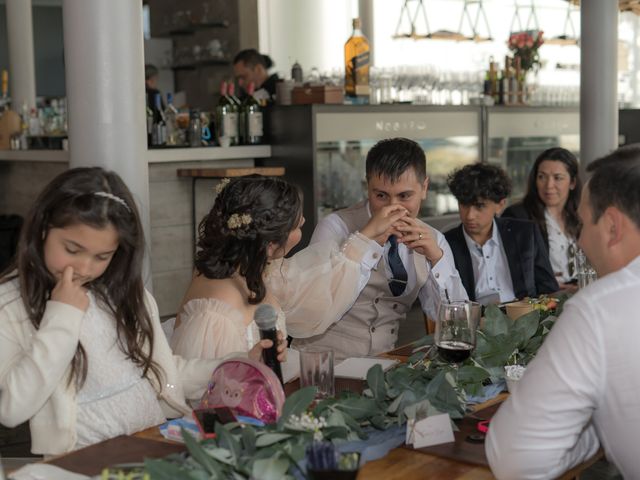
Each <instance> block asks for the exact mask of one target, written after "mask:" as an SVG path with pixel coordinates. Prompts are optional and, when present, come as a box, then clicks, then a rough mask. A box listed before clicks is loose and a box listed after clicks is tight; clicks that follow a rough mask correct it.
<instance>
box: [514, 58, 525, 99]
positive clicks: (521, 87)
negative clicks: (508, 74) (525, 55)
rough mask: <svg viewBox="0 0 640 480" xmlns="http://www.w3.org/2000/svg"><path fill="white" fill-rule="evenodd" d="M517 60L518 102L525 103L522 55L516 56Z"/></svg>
mask: <svg viewBox="0 0 640 480" xmlns="http://www.w3.org/2000/svg"><path fill="white" fill-rule="evenodd" d="M515 61H516V84H517V86H518V88H517V89H516V103H517V104H519V105H523V104H524V74H523V73H522V64H521V59H520V57H515Z"/></svg>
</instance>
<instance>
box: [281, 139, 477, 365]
mask: <svg viewBox="0 0 640 480" xmlns="http://www.w3.org/2000/svg"><path fill="white" fill-rule="evenodd" d="M366 176H367V192H368V200H365V201H363V202H360V203H358V204H356V205H354V206H352V207H349V208H346V209H344V210H339V211H338V212H335V213H332V214H330V215H328V216H327V217H325V218H324V219H322V220H321V221H320V222H319V223H318V225H317V226H316V229H315V231H314V232H313V236H312V238H311V243H317V242H322V241H332V242H336V243H338V244H341V243H343V242H344V240H345V239H346V238H347V237H348V236H349V235H359V236H361V237H362V238H364V239H366V240H367V241H368V242H369V245H370V249H369V252H368V253H367V254H366V255H365V257H364V258H363V260H362V275H361V277H360V282H359V284H358V285H357V286H356V288H357V289H358V292H359V294H358V296H357V298H356V300H355V302H354V303H353V305H351V307H350V308H349V309H348V310H347V311H346V312H345V313H344V315H342V317H341V318H336V323H334V324H333V325H332V326H331V327H329V329H328V330H327V331H326V332H325V333H323V334H321V335H316V336H314V337H310V338H305V339H294V341H293V345H294V347H295V348H300V349H304V348H306V347H309V346H313V347H322V348H326V349H330V350H333V351H334V354H335V357H336V359H337V360H342V359H344V358H346V357H362V356H369V355H376V354H378V353H381V352H385V351H388V350H392V349H393V348H394V347H395V343H396V340H397V338H398V326H399V322H400V321H401V320H404V319H405V318H406V314H407V312H408V311H409V310H410V309H411V307H412V306H413V304H414V302H415V300H416V299H417V298H419V299H420V302H421V304H422V309H423V310H424V312H425V313H427V315H429V316H431V317H433V318H435V317H436V316H437V312H438V308H439V306H440V302H441V301H442V300H446V297H447V296H448V297H449V298H450V299H451V300H466V299H467V294H466V292H465V290H464V287H463V286H462V282H461V281H460V276H459V275H458V271H457V270H456V268H455V264H454V261H453V256H452V254H451V249H450V248H449V245H448V244H447V241H446V240H445V238H444V235H442V233H440V232H439V231H437V230H436V229H434V228H432V227H430V226H429V225H427V224H426V223H424V222H422V221H421V220H419V219H418V218H416V217H417V215H418V214H419V212H420V204H421V203H422V200H424V199H425V198H426V196H427V188H428V186H429V178H428V177H427V174H426V158H425V154H424V151H423V150H422V148H421V147H420V145H418V144H417V143H416V142H414V141H412V140H408V139H406V138H392V139H387V140H381V141H380V142H378V143H377V144H376V145H374V146H373V148H371V150H370V151H369V153H368V154H367V160H366Z"/></svg>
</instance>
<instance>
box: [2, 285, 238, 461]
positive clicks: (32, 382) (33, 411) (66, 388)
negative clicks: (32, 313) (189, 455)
mask: <svg viewBox="0 0 640 480" xmlns="http://www.w3.org/2000/svg"><path fill="white" fill-rule="evenodd" d="M145 297H146V298H145V301H146V304H147V309H148V311H149V314H150V316H151V323H152V326H153V331H154V342H153V357H152V358H153V361H154V362H156V364H157V365H158V366H159V367H160V369H161V371H162V372H163V381H162V382H161V383H160V384H159V383H158V381H157V380H156V379H155V377H154V376H153V375H150V383H151V385H152V386H153V388H154V389H155V391H156V392H157V393H158V399H159V401H160V405H161V407H162V410H163V412H164V414H165V415H166V416H167V418H171V417H179V416H182V415H184V414H186V413H189V412H190V408H189V407H188V406H187V404H186V402H185V399H190V400H191V399H193V400H196V399H199V398H200V396H201V395H202V394H203V392H204V389H205V387H206V386H207V383H208V380H209V378H210V376H211V372H212V371H213V369H214V368H215V367H216V366H217V365H218V364H219V363H220V360H201V359H192V360H185V359H183V358H181V357H179V356H175V355H173V353H172V351H171V348H170V347H169V344H168V343H167V340H166V337H165V335H164V333H163V332H162V327H161V326H160V318H159V314H158V307H157V305H156V302H155V300H154V298H153V297H152V296H151V294H150V293H148V292H145ZM83 316H84V312H83V311H82V310H79V309H77V308H75V307H72V306H70V305H67V304H65V303H60V302H55V301H49V302H47V305H46V308H45V312H44V315H43V318H42V322H41V323H40V328H39V329H37V330H36V329H35V327H34V326H33V325H32V324H31V321H30V320H29V318H28V315H27V312H26V310H25V308H24V305H23V302H22V298H21V295H20V290H19V285H18V280H17V279H14V280H11V281H9V282H7V283H5V284H3V285H0V423H1V424H3V425H5V426H7V427H15V426H17V425H19V424H21V423H23V422H25V421H27V420H28V421H29V426H30V430H31V442H32V452H33V453H37V454H45V455H55V454H61V453H65V452H68V451H70V450H72V449H73V447H74V446H75V444H76V424H75V422H76V408H77V404H76V390H75V387H74V385H73V384H71V385H69V383H68V376H69V371H70V365H71V361H72V359H73V356H74V355H75V352H76V348H77V344H78V339H79V336H80V326H81V324H82V319H83ZM245 355H246V354H245Z"/></svg>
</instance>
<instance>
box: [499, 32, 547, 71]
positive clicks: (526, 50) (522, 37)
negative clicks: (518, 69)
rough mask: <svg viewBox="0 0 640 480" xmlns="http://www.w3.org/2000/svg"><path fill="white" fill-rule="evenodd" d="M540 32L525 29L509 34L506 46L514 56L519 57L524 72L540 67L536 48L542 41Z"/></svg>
mask: <svg viewBox="0 0 640 480" xmlns="http://www.w3.org/2000/svg"><path fill="white" fill-rule="evenodd" d="M542 33H543V32H542V30H527V31H524V32H514V33H512V34H511V35H510V36H509V41H508V42H507V46H508V47H509V50H511V51H512V52H513V57H514V58H515V57H519V58H520V65H521V66H522V69H523V70H524V71H525V72H526V71H528V70H531V69H532V68H539V67H540V56H539V54H538V49H539V48H540V47H541V46H542V44H543V43H544V40H543V38H542Z"/></svg>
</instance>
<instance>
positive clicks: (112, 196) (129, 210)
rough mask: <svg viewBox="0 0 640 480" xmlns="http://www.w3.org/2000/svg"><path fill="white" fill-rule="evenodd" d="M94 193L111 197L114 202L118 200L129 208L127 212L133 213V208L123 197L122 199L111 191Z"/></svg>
mask: <svg viewBox="0 0 640 480" xmlns="http://www.w3.org/2000/svg"><path fill="white" fill-rule="evenodd" d="M93 194H94V195H97V196H98V197H104V198H109V199H111V200H113V201H114V202H118V203H119V204H121V205H122V206H123V207H124V208H126V209H127V212H129V213H131V208H129V205H127V202H125V201H124V200H123V199H121V198H120V197H118V196H117V195H114V194H113V193H109V192H94V193H93Z"/></svg>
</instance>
